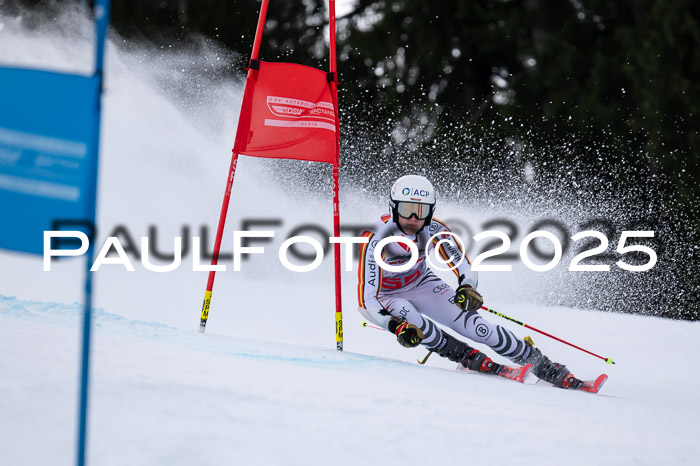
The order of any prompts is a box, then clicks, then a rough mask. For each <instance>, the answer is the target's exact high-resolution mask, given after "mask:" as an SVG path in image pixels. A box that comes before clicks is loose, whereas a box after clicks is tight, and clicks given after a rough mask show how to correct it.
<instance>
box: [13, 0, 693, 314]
mask: <svg viewBox="0 0 700 466" xmlns="http://www.w3.org/2000/svg"><path fill="white" fill-rule="evenodd" d="M4 3H5V6H7V3H8V1H7V0H6V1H5V2H4ZM19 3H21V4H25V5H26V4H29V5H31V6H38V7H47V8H58V7H60V6H61V2H59V1H57V0H54V1H49V0H43V1H42V2H39V1H32V0H24V1H20V2H19ZM112 5H113V6H112V24H113V27H114V28H115V29H116V31H117V32H118V33H119V34H120V35H122V36H124V37H127V38H133V39H138V40H146V41H150V42H153V43H156V44H159V45H164V44H168V45H173V44H175V45H177V44H178V43H187V42H189V41H191V40H192V39H193V38H195V37H201V36H203V37H205V38H208V39H211V40H214V41H217V42H219V43H221V44H223V45H224V46H226V47H227V48H228V49H230V50H233V51H235V52H238V53H239V54H240V56H241V57H246V56H248V55H249V54H250V50H251V46H252V42H253V37H254V34H255V26H256V22H257V18H258V11H259V7H260V1H259V0H226V1H223V0H112ZM351 5H352V10H351V12H350V13H347V14H344V15H343V16H342V17H339V19H338V57H339V64H338V66H339V71H340V80H341V108H342V109H343V110H342V111H343V113H342V115H341V117H342V118H344V119H346V121H349V122H351V123H352V124H351V125H346V129H344V131H345V135H347V136H348V137H349V138H350V139H352V138H353V137H354V138H358V137H359V138H361V137H362V136H363V134H362V131H363V129H362V128H374V129H377V128H380V129H382V130H381V131H375V133H379V134H373V135H372V138H371V139H372V145H373V146H374V148H375V149H376V150H375V151H368V153H367V154H366V159H367V160H364V161H363V163H364V164H366V162H367V161H371V159H373V158H375V159H376V160H375V161H380V158H381V157H385V159H386V156H387V154H389V155H390V156H394V158H401V159H403V160H412V159H414V160H415V158H416V157H421V158H424V159H427V160H428V163H430V161H433V163H434V164H435V165H436V166H437V165H440V164H442V165H444V162H445V161H446V159H445V154H446V153H450V154H454V155H452V156H451V157H453V159H452V164H451V165H452V166H453V167H455V170H454V175H455V176H459V172H460V170H465V169H469V170H474V171H479V170H481V171H482V173H487V172H491V170H492V169H493V168H494V167H498V168H500V169H504V170H507V169H511V170H512V169H513V168H515V169H518V170H520V169H522V165H520V166H518V167H513V166H512V165H513V163H514V159H513V158H512V154H510V153H509V150H507V149H508V147H512V146H513V141H516V143H517V144H519V145H520V146H522V147H526V148H527V150H526V151H524V152H523V153H522V154H520V156H519V157H518V159H517V162H518V163H519V164H523V163H525V162H527V163H529V164H531V165H532V166H534V167H535V168H536V169H537V170H538V171H539V172H542V171H545V172H546V171H547V170H549V169H554V168H553V167H561V166H562V165H567V164H568V165H570V166H571V167H575V170H576V171H577V173H579V174H583V175H584V176H585V173H587V172H588V173H591V174H594V175H595V176H596V179H597V180H598V182H600V183H607V184H608V185H609V184H616V185H619V186H618V188H617V189H619V190H620V191H621V192H624V191H625V190H630V189H633V187H634V186H639V185H640V180H642V179H643V178H646V179H648V178H649V177H650V176H653V177H657V176H658V177H659V179H663V180H664V182H663V183H659V187H658V189H659V190H660V191H659V193H660V194H659V195H661V194H663V196H668V197H669V198H671V199H673V202H670V203H660V202H657V203H655V202H654V201H653V199H645V198H644V196H656V193H654V192H646V193H645V192H641V193H640V194H639V197H638V198H637V200H638V201H639V202H640V203H643V204H647V203H648V204H649V205H653V208H652V209H651V211H649V209H646V212H647V214H646V215H650V216H654V217H655V220H656V221H657V223H658V222H659V219H661V221H662V222H663V221H664V219H669V222H670V221H671V220H670V219H675V220H674V222H675V223H674V228H675V227H678V228H680V229H681V230H682V231H681V232H675V234H676V235H677V238H678V239H679V240H680V241H684V242H686V243H690V245H691V247H690V248H688V249H686V250H687V251H690V253H689V254H690V257H687V260H688V262H687V264H676V266H677V267H682V268H684V269H685V271H686V273H683V272H681V273H680V275H685V276H688V277H689V278H687V279H686V278H684V279H683V281H685V284H684V285H683V286H684V287H685V288H686V292H687V295H688V296H689V298H688V300H687V301H685V304H686V305H688V306H691V307H693V308H694V309H695V310H692V311H690V313H689V314H687V316H696V317H697V315H700V314H699V312H700V311H698V310H697V306H698V303H697V296H695V297H693V295H694V292H697V285H698V279H697V278H696V277H695V275H696V274H695V273H694V270H693V269H694V267H696V266H697V258H698V252H697V250H696V249H695V248H694V246H693V245H697V244H698V241H699V239H700V235H699V233H698V231H699V230H700V223H699V220H698V215H697V209H698V199H699V198H700V196H699V195H700V184H699V181H700V180H699V178H700V163H699V162H700V134H699V133H698V131H699V130H700V2H698V1H697V0H439V1H434V2H429V1H426V0H394V1H392V0H354V1H351ZM325 27H327V12H326V11H325V7H324V1H323V0H270V7H269V11H268V16H267V22H266V27H265V35H264V38H263V45H262V47H261V56H260V58H261V59H264V60H272V61H274V60H284V61H295V62H299V63H302V64H307V65H310V66H316V67H322V68H324V69H326V68H327V67H328V60H327V53H328V52H327V49H326V45H325V43H324V28H325ZM242 61H243V63H239V64H236V65H239V67H242V66H244V65H245V59H244V60H242ZM239 67H232V68H231V71H232V73H233V72H235V73H239V74H240V73H241V70H240V68H239ZM348 127H350V129H348ZM455 128H459V129H464V130H465V131H466V130H467V129H468V132H469V134H470V135H471V139H469V140H471V141H474V140H479V141H483V140H484V139H488V138H491V139H496V140H497V142H495V143H494V145H493V147H495V148H499V147H502V148H503V150H502V151H499V150H488V151H478V150H469V149H468V148H467V149H465V148H463V147H451V146H450V145H459V144H468V143H469V142H468V140H466V139H464V136H463V134H462V132H460V131H457V130H456V129H455ZM458 133H459V137H458V136H457V134H458ZM436 140H440V143H439V144H437V146H436V143H435V141H436ZM504 141H508V143H507V144H506V143H505V142H504ZM562 141H566V143H565V144H562V143H561V142H562ZM554 146H558V147H559V149H561V150H559V149H558V150H556V155H555V154H553V150H552V147H554ZM562 146H564V147H563V148H562ZM382 154H383V155H382ZM553 157H556V159H557V160H556V163H549V162H551V159H552V158H553ZM448 161H449V160H448ZM346 162H347V163H348V164H350V165H352V163H353V161H352V160H345V159H344V160H343V163H344V164H345V163H346ZM460 167H461V168H460ZM550 167H551V168H550ZM679 219H680V220H679ZM683 254H685V253H683Z"/></svg>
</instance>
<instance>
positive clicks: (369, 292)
mask: <svg viewBox="0 0 700 466" xmlns="http://www.w3.org/2000/svg"><path fill="white" fill-rule="evenodd" d="M435 199H436V198H435V190H434V189H433V185H432V184H431V183H430V181H428V180H427V179H426V178H425V177H422V176H417V175H407V176H403V177H401V178H399V179H398V180H396V182H395V183H394V185H393V187H392V188H391V196H390V201H389V206H390V208H391V214H390V215H384V216H382V217H381V219H379V220H377V221H376V222H375V223H374V224H373V225H372V231H369V232H365V233H364V236H369V242H368V243H367V244H364V245H362V248H361V250H360V251H361V252H360V266H359V272H358V274H359V280H358V298H359V302H360V308H359V310H360V312H361V313H362V314H363V315H364V316H365V317H366V318H367V319H368V320H370V321H371V322H373V323H374V324H376V325H379V326H381V327H383V328H385V329H387V330H388V331H390V332H392V333H393V334H395V335H396V338H397V340H398V342H399V343H400V344H401V345H403V346H405V347H409V348H411V347H415V346H418V345H419V344H422V345H424V346H425V347H426V348H428V349H429V350H431V351H433V352H435V353H437V354H439V355H440V356H442V357H445V358H448V359H449V360H451V361H455V362H458V363H460V364H462V365H463V366H464V367H465V368H468V369H470V370H474V371H479V372H484V373H497V372H498V371H501V370H502V368H504V366H501V365H500V364H497V363H495V362H493V361H492V360H491V358H489V357H487V355H486V354H484V353H482V352H481V351H478V350H476V349H474V348H472V347H471V346H469V345H467V344H466V343H464V342H462V341H460V340H458V339H457V338H455V337H454V336H452V335H450V334H449V333H447V332H446V331H444V330H442V329H441V328H440V327H438V326H437V325H435V323H434V322H433V321H435V322H437V323H439V324H441V325H444V326H445V327H448V328H450V329H452V330H454V331H455V332H457V333H459V334H460V335H462V336H464V337H467V338H468V339H469V340H472V341H475V342H478V343H483V344H485V345H487V346H489V347H491V349H493V350H494V351H495V352H496V353H498V354H500V355H501V356H503V357H505V358H508V359H510V360H511V361H513V362H514V363H516V364H519V365H526V364H532V372H533V373H534V374H535V375H536V376H537V377H539V378H540V379H542V380H544V381H546V382H549V383H551V384H553V385H555V386H557V387H562V388H579V387H580V386H581V385H582V384H583V382H581V381H580V380H578V379H576V378H575V377H574V376H573V375H572V374H571V373H570V372H569V370H568V369H567V368H566V366H564V365H562V364H558V363H554V362H552V361H550V360H549V358H547V357H546V356H545V355H543V354H542V353H541V351H540V350H539V349H538V348H535V347H534V346H532V345H531V344H530V343H529V342H528V341H525V340H522V339H520V338H518V337H516V336H515V335H514V334H513V333H512V332H511V331H509V330H508V329H506V328H503V327H501V326H500V325H495V324H492V323H491V322H489V321H487V320H486V319H484V318H483V317H482V316H481V315H480V314H479V312H478V310H479V308H480V307H481V305H482V304H483V298H482V296H481V294H480V293H479V292H478V291H477V290H476V288H477V285H478V276H477V273H476V272H474V271H472V270H471V264H470V262H469V259H468V258H466V256H465V260H463V261H462V262H461V264H459V265H457V266H456V267H453V268H452V271H453V272H454V273H455V275H456V276H457V281H458V288H457V290H456V291H455V290H453V288H451V287H450V286H449V285H448V284H447V283H445V282H444V281H443V280H442V279H440V278H439V277H437V276H436V275H435V274H434V273H433V272H432V270H431V269H429V268H428V267H427V265H426V255H425V253H426V245H428V243H429V241H430V242H431V245H430V246H431V248H434V247H435V245H436V243H438V242H439V241H440V240H441V239H447V240H448V241H443V242H442V244H440V245H439V250H438V252H439V253H440V255H441V256H442V257H443V259H444V260H448V262H447V263H448V264H449V265H450V266H453V265H454V263H455V262H457V261H459V259H460V258H461V257H462V256H463V253H462V251H461V248H460V247H459V244H458V243H457V242H456V241H455V240H454V238H453V237H451V236H449V235H445V234H444V233H446V232H449V231H450V230H449V229H448V228H447V226H446V225H445V224H443V223H442V222H441V221H440V220H438V219H436V218H433V212H434V211H435ZM441 234H442V235H441ZM435 235H438V236H437V237H436V236H435ZM390 236H399V237H403V238H406V239H408V240H410V241H412V242H413V243H415V245H416V246H417V249H418V260H417V262H416V263H415V265H413V266H412V267H410V268H409V269H408V270H406V271H404V272H391V271H388V270H385V269H383V268H382V267H380V266H379V264H377V262H376V261H375V258H374V251H375V248H376V247H377V244H378V243H379V241H381V240H382V239H384V238H388V237H390ZM431 237H433V238H435V239H433V240H432V241H431ZM382 257H383V260H384V262H385V263H386V264H388V265H390V266H401V265H404V264H406V263H407V262H408V261H409V260H410V258H411V251H410V250H409V247H408V246H407V245H405V244H403V243H400V242H390V243H388V244H387V245H386V246H384V247H383V250H382ZM426 317H428V318H427V319H426ZM506 369H507V368H506Z"/></svg>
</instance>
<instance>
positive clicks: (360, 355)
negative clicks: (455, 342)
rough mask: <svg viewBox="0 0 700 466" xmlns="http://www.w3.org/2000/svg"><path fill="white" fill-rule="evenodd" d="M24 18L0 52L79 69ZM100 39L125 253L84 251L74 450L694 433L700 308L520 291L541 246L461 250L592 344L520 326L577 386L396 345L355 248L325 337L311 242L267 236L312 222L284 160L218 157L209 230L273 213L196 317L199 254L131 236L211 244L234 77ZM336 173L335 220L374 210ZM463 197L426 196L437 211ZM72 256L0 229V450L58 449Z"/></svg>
mask: <svg viewBox="0 0 700 466" xmlns="http://www.w3.org/2000/svg"><path fill="white" fill-rule="evenodd" d="M34 24H35V27H34V28H33V29H31V30H30V29H27V27H26V26H25V24H24V22H23V19H22V18H5V17H0V62H2V63H3V64H4V65H18V66H33V67H49V68H51V69H58V70H63V71H78V72H82V73H86V72H89V70H90V66H91V65H90V63H91V50H92V49H91V45H90V43H91V42H90V41H91V34H92V30H91V25H90V23H89V22H88V21H86V20H85V19H83V18H82V17H81V16H80V15H79V14H77V13H70V14H67V15H65V16H64V17H61V18H58V19H56V20H52V21H49V22H46V23H40V24H41V26H40V27H37V26H36V23H34ZM106 59H107V62H106V70H107V75H106V86H105V94H104V100H103V109H104V113H103V120H102V121H103V125H102V140H101V153H100V174H99V199H98V248H99V247H100V246H101V245H102V244H103V243H104V240H105V238H106V237H107V236H118V237H119V238H120V240H121V241H122V242H123V244H124V246H125V247H126V248H127V250H128V251H129V258H130V260H131V261H132V262H133V264H134V267H135V269H136V270H135V271H134V272H127V271H126V270H125V268H124V267H123V266H120V265H105V266H103V267H102V268H100V270H99V271H98V272H96V273H95V276H94V287H95V295H94V297H95V305H96V307H97V308H98V310H97V311H96V316H95V321H94V323H95V326H94V333H93V335H94V341H93V343H94V344H93V351H94V353H93V360H92V368H93V373H92V385H91V391H90V409H91V410H90V419H89V423H90V424H89V426H90V430H89V437H88V442H89V453H88V459H89V461H90V464H99V465H109V464H115V465H117V464H118V465H122V464H143V465H154V464H163V465H165V464H167V465H180V464H181V465H191V464H203V465H204V464H211V465H220V464H231V463H244V464H266V465H276V464H280V465H287V464H304V465H316V464H318V465H321V464H329V463H333V464H353V465H355V464H405V463H406V462H421V463H425V462H428V463H430V464H434V463H435V464H437V463H464V462H474V463H477V462H480V463H483V464H514V463H515V464H552V465H558V464H561V463H562V462H568V463H571V462H574V463H576V464H578V463H583V462H584V461H585V462H589V463H590V464H655V465H656V464H684V463H686V464H690V463H691V461H692V460H693V459H694V458H696V457H697V456H698V454H700V447H699V446H698V444H697V442H696V438H697V435H698V431H697V427H696V424H695V422H696V419H697V418H698V415H699V414H700V412H699V408H698V405H697V387H698V385H699V383H698V382H700V380H699V378H700V376H699V375H698V374H697V371H692V370H689V369H688V368H689V366H690V367H692V355H693V354H696V353H697V352H698V350H700V348H699V346H700V338H699V337H700V324H698V323H693V322H676V321H667V320H661V319H657V318H650V317H639V316H632V315H619V314H611V313H606V312H599V311H584V310H581V309H573V308H561V307H547V306H544V305H542V303H541V302H538V298H539V297H541V296H546V295H548V294H551V293H555V292H558V291H557V290H559V289H560V288H558V287H557V286H556V284H557V283H558V280H559V279H560V278H561V277H562V276H564V275H566V268H565V267H564V266H562V267H559V268H558V269H557V270H555V271H552V272H548V273H544V274H542V273H536V272H532V271H528V270H527V269H525V268H524V267H522V266H518V265H517V264H514V271H513V272H508V273H483V274H481V279H480V285H479V289H480V291H481V292H482V293H483V294H484V296H485V298H486V303H487V305H489V306H490V307H492V308H494V309H496V310H498V311H500V312H503V313H505V314H508V315H512V316H513V317H515V318H518V319H520V320H522V321H524V322H527V323H529V324H530V325H532V326H535V327H537V328H541V329H543V330H546V331H548V332H550V333H553V334H555V335H558V336H560V337H562V338H565V339H568V340H570V341H572V342H573V343H576V344H578V345H581V346H583V347H585V348H588V349H590V350H592V351H595V352H597V353H599V354H602V355H603V356H606V357H612V358H613V359H614V360H615V361H616V362H617V364H616V365H614V366H607V365H605V364H604V363H603V362H602V361H600V360H597V359H595V358H593V357H591V356H588V355H586V354H584V353H581V352H580V351H576V350H574V349H572V348H569V347H567V346H564V345H562V344H560V343H556V342H554V341H552V340H549V339H547V338H545V337H543V336H540V335H538V334H533V333H530V335H531V336H532V338H533V339H534V340H535V342H536V343H537V345H538V346H540V347H541V348H542V350H543V351H544V352H545V353H546V354H548V355H549V356H550V357H552V358H553V359H555V360H558V361H560V362H563V363H566V364H567V365H568V366H569V368H571V369H572V371H573V372H574V373H575V374H576V375H577V376H578V377H580V378H593V377H595V376H597V375H598V374H599V373H601V372H607V373H608V375H609V376H610V379H609V381H608V383H607V385H606V386H605V387H604V388H603V391H602V392H601V393H600V394H599V395H597V396H593V395H589V394H583V393H575V392H568V391H563V390H556V389H553V388H548V387H542V386H533V385H532V384H533V383H534V380H533V379H528V380H526V384H525V385H521V384H517V383H514V382H511V381H507V380H502V379H494V378H489V377H485V376H479V375H473V374H462V373H457V372H455V371H454V370H453V369H454V364H451V363H449V362H447V361H445V360H440V359H439V358H437V357H435V356H433V357H432V358H431V359H430V360H429V362H428V364H427V366H425V367H423V366H419V365H418V364H416V362H415V361H416V359H418V358H422V357H423V356H424V353H423V352H422V351H421V350H418V349H415V350H407V349H404V348H402V347H400V346H399V345H398V344H397V343H396V341H395V339H394V338H393V337H392V336H391V335H389V334H387V333H385V332H381V331H377V330H372V329H364V328H362V327H361V326H360V322H361V319H360V315H359V313H357V312H356V311H355V306H356V298H355V276H356V272H354V271H353V272H343V275H342V285H343V291H344V293H343V306H344V309H345V312H344V328H345V349H346V352H344V353H339V352H336V351H335V349H334V348H335V340H334V337H335V333H334V324H335V319H334V305H333V304H334V301H333V278H332V276H333V271H332V262H331V261H330V260H329V259H328V258H326V259H325V260H324V262H323V263H322V265H321V266H320V267H319V268H318V269H317V270H315V271H313V272H309V273H293V272H290V271H288V270H285V269H284V268H283V267H281V266H280V264H279V261H278V258H277V249H278V247H279V245H280V244H281V243H282V241H283V240H284V239H285V238H286V237H287V236H289V235H290V234H291V233H292V232H293V231H294V230H295V229H298V228H299V227H301V226H304V225H305V224H311V225H314V226H316V227H318V228H317V229H316V230H315V231H316V235H317V236H322V235H320V234H319V231H321V232H322V231H324V230H325V231H327V232H330V231H332V227H331V218H332V217H331V213H332V212H331V205H330V198H331V186H330V183H328V184H327V186H325V187H323V186H324V185H323V184H321V185H322V188H321V189H320V191H321V192H319V193H313V192H311V190H310V189H309V187H308V186H306V185H304V183H302V182H301V181H300V182H299V183H294V176H293V173H294V170H300V171H303V170H306V169H308V168H309V166H308V165H305V164H303V163H299V164H289V163H282V162H278V161H269V160H262V159H252V158H246V157H242V158H241V160H240V162H239V165H238V170H237V174H236V181H235V183H234V189H233V193H232V201H231V208H230V211H229V218H228V222H227V229H226V231H225V232H224V245H223V249H224V252H229V253H230V252H231V249H232V242H233V241H232V239H233V238H232V231H233V230H240V229H258V230H260V229H269V230H273V231H274V232H275V237H274V239H273V240H272V241H271V242H269V243H260V244H259V245H261V246H264V247H265V254H259V255H256V256H254V257H251V258H249V259H248V260H246V261H244V262H243V267H242V271H241V272H233V271H232V270H231V269H232V262H231V260H230V259H226V260H222V264H224V265H226V266H227V267H228V270H227V271H226V272H220V273H219V274H217V279H216V283H215V287H214V296H213V302H212V308H211V312H210V317H209V324H208V326H207V333H206V334H205V335H201V334H199V333H198V332H197V329H198V325H199V313H200V309H201V304H202V298H203V292H204V287H205V283H206V275H207V274H206V273H205V272H194V271H193V270H192V260H193V255H192V252H191V251H189V252H188V253H184V254H183V262H182V265H181V266H180V267H179V268H178V269H177V270H175V271H173V272H168V273H156V272H151V271H149V270H147V269H146V268H145V267H144V266H143V265H141V263H140V260H139V253H140V252H141V247H140V244H139V239H140V237H142V236H148V237H149V238H150V241H151V242H152V243H153V242H156V241H157V250H158V251H160V252H161V253H162V254H170V253H172V251H173V237H175V236H182V237H184V238H185V239H186V238H190V239H191V237H193V236H200V237H202V238H206V239H207V241H208V247H207V248H208V249H209V250H210V249H211V244H212V242H213V236H214V231H215V228H216V221H217V219H218V215H219V210H220V205H221V204H220V203H221V197H222V195H223V190H224V187H225V181H226V174H227V170H228V165H229V162H230V149H231V147H232V145H233V136H234V134H235V128H236V120H237V115H238V109H239V107H240V99H241V92H242V87H241V83H240V82H236V81H231V80H229V79H222V78H221V76H222V73H221V71H222V69H224V68H225V67H227V66H229V65H230V63H232V61H233V60H235V57H232V56H230V54H229V53H227V52H225V51H222V50H219V49H217V48H216V47H215V46H213V45H211V44H206V43H203V44H200V47H199V48H197V49H196V50H192V51H190V52H188V51H182V50H178V51H172V50H155V51H154V50H152V49H149V48H147V47H139V46H136V45H134V44H129V43H126V42H123V41H122V40H120V39H119V38H117V37H115V36H113V37H112V40H111V42H110V44H109V47H108V50H107V55H106ZM365 149H366V150H369V148H363V150H365ZM326 173H327V176H328V178H330V169H328V170H327V171H326ZM401 174H403V173H401ZM396 175H397V176H398V175H400V174H396ZM280 178H284V182H283V183H282V182H280ZM304 179H308V177H300V178H299V180H304ZM390 181H391V180H389V179H383V178H382V179H374V180H369V179H368V180H367V182H368V183H385V184H388V183H390ZM351 188H352V187H348V186H343V185H341V205H342V208H341V218H342V221H343V222H344V223H345V224H348V225H362V224H367V223H369V222H370V221H371V220H372V219H373V218H375V217H376V216H378V215H379V214H381V213H382V212H384V210H385V207H386V200H385V199H384V198H382V199H374V198H371V197H369V196H367V195H365V194H363V187H362V186H359V187H355V189H351ZM438 189H439V187H438ZM564 207H566V206H564V205H563V206H562V208H564ZM478 214H479V212H478V209H476V208H475V207H473V206H471V207H470V206H454V205H449V204H448V203H445V202H442V203H441V204H440V206H439V216H440V217H442V218H443V219H444V218H448V217H458V218H467V219H469V218H474V217H476V216H477V215H478ZM499 214H500V213H499V212H493V211H492V212H490V213H489V215H491V216H498V215H499ZM252 220H254V221H257V222H260V221H261V220H264V221H266V222H268V223H266V224H261V223H258V224H257V225H255V226H253V227H250V221H252ZM270 221H272V226H270V225H271V224H270ZM246 222H248V227H246ZM265 225H267V226H265ZM7 227H9V226H8V222H4V223H3V224H2V228H7ZM203 228H204V230H206V231H203ZM307 234H309V233H308V232H307ZM346 234H349V233H346ZM129 239H131V240H133V241H132V243H133V244H126V243H128V240H129ZM184 241H185V240H184V239H183V242H184ZM190 244H191V241H190ZM151 260H152V261H154V262H156V263H159V264H164V263H167V262H168V261H167V260H164V259H157V258H153V257H152V258H151ZM204 262H206V260H205V261H204ZM344 265H345V264H344ZM84 268H85V265H84V260H82V259H71V260H62V261H54V262H53V263H52V270H51V271H50V272H44V271H43V261H42V259H41V258H37V257H28V256H25V255H21V254H16V253H11V252H6V251H0V374H2V376H1V377H0V464H3V465H5V464H7V465H37V464H68V463H70V462H72V461H73V458H74V449H75V444H76V431H77V428H76V419H77V400H78V380H79V372H78V361H79V345H78V343H79V341H80V312H81V311H80V309H81V308H80V305H79V304H77V303H78V302H82V300H83V294H82V280H83V277H84V272H83V270H84ZM451 283H452V282H451ZM591 298H592V299H593V300H595V298H596V297H595V295H593V294H592V295H591ZM71 303H73V304H71ZM588 304H589V306H588V307H590V303H588ZM604 307H605V303H604V302H602V303H601V304H600V308H601V309H603V308H604ZM488 318H489V319H492V320H493V319H499V318H498V317H496V316H488ZM499 323H501V324H503V325H505V326H508V327H509V328H510V329H511V330H513V331H514V332H516V333H518V334H519V335H520V336H525V335H527V333H524V332H523V331H522V330H523V329H522V328H521V327H518V326H515V325H513V324H511V323H508V322H506V321H501V322H499ZM689 356H690V357H689ZM501 362H503V361H501Z"/></svg>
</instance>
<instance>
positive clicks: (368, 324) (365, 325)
mask: <svg viewBox="0 0 700 466" xmlns="http://www.w3.org/2000/svg"><path fill="white" fill-rule="evenodd" d="M361 325H362V326H363V327H365V328H374V329H377V330H384V331H386V329H385V328H383V327H379V326H377V325H372V324H370V323H369V322H367V321H366V320H363V321H362V324H361ZM431 354H433V350H429V351H428V354H426V355H425V357H424V358H423V359H419V360H418V364H425V363H426V362H428V358H429V357H430V355H431Z"/></svg>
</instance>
